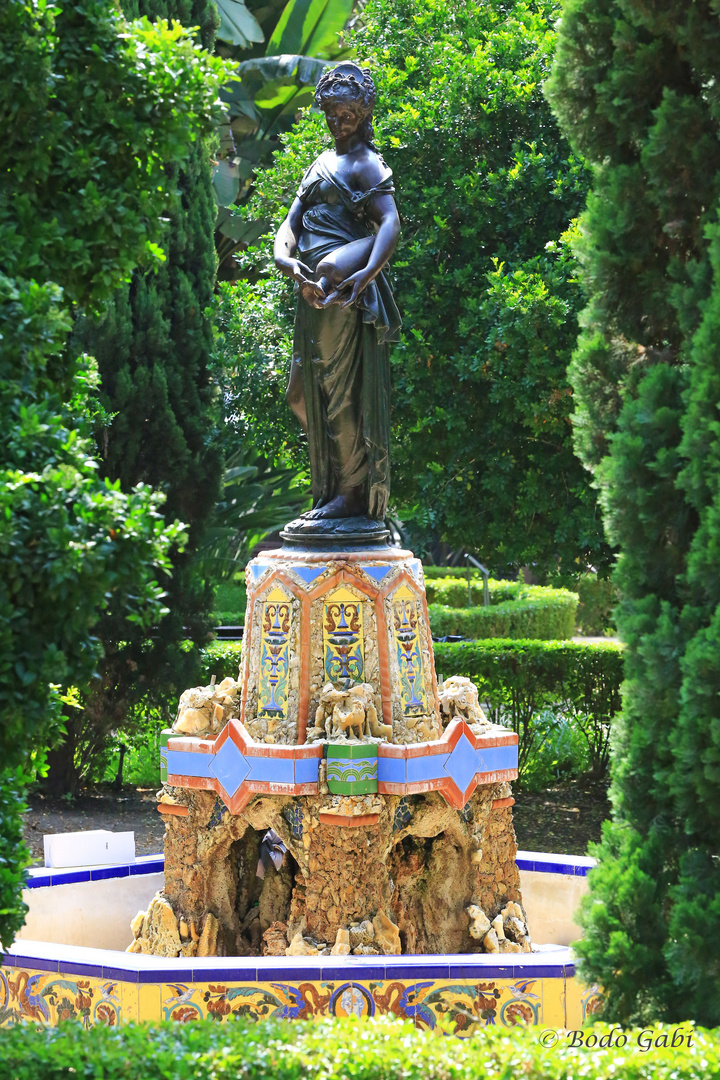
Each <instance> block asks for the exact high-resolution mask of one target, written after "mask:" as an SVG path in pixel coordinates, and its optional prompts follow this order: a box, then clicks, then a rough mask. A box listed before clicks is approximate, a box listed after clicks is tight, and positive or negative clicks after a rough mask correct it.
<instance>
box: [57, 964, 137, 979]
mask: <svg viewBox="0 0 720 1080" xmlns="http://www.w3.org/2000/svg"><path fill="white" fill-rule="evenodd" d="M63 970H64V968H63ZM139 976H140V972H139V971H130V970H126V969H125V968H119V967H106V966H105V965H103V969H102V978H103V979H107V980H108V981H110V982H126V983H136V982H138V981H139Z"/></svg>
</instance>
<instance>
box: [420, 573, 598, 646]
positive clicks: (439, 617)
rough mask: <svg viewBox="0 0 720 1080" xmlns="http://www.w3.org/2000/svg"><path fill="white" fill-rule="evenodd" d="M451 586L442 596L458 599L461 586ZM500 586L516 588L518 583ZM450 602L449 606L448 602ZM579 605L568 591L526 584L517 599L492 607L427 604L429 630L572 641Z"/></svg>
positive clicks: (439, 633) (468, 635)
mask: <svg viewBox="0 0 720 1080" xmlns="http://www.w3.org/2000/svg"><path fill="white" fill-rule="evenodd" d="M443 584H444V583H443ZM450 584H451V586H452V588H448V589H446V590H444V591H443V592H441V593H440V595H441V596H442V599H443V600H445V598H446V597H452V598H453V600H455V596H454V592H453V590H455V589H457V586H458V585H459V584H460V583H459V582H454V581H453V582H451V583H450ZM500 584H502V585H511V586H514V585H515V582H501V583H500ZM496 595H497V594H496ZM491 597H492V594H491ZM465 599H466V600H467V587H466V588H465ZM447 603H448V604H449V603H450V600H449V599H448V601H447ZM577 603H578V598H577V594H576V593H572V592H569V591H568V590H567V589H544V588H541V587H540V586H537V585H536V586H527V585H525V586H523V587H522V589H518V590H517V599H508V600H505V601H503V602H500V603H493V604H491V605H490V606H489V607H484V606H482V607H466V606H460V607H451V606H445V603H431V604H429V605H428V611H429V614H430V629H431V630H432V632H433V635H434V636H435V637H445V636H446V635H448V634H451V635H459V636H460V637H465V638H493V637H497V638H541V639H544V640H546V641H559V640H561V639H563V638H571V637H572V636H573V634H574V633H575V610H576V608H577Z"/></svg>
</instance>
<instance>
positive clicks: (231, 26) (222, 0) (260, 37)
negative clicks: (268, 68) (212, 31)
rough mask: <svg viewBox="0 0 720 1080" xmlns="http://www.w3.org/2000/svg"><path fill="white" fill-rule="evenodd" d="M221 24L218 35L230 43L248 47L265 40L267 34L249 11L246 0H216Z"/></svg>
mask: <svg viewBox="0 0 720 1080" xmlns="http://www.w3.org/2000/svg"><path fill="white" fill-rule="evenodd" d="M215 4H216V5H217V9H218V15H219V16H220V26H219V28H218V31H217V36H218V37H219V38H220V40H221V41H226V42H228V44H230V45H239V46H240V48H242V49H247V47H248V46H249V45H251V44H252V43H253V42H259V41H264V39H265V35H264V34H263V32H262V29H261V28H260V23H259V22H258V21H257V19H256V18H255V16H254V15H253V14H252V12H250V11H248V9H247V7H246V6H245V2H244V0H215Z"/></svg>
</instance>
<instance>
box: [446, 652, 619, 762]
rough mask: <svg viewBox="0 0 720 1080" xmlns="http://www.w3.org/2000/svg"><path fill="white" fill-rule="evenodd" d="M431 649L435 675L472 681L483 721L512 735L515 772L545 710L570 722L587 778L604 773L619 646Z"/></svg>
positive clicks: (615, 698) (615, 697) (614, 708)
mask: <svg viewBox="0 0 720 1080" xmlns="http://www.w3.org/2000/svg"><path fill="white" fill-rule="evenodd" d="M434 651H435V669H436V671H437V672H438V673H440V674H442V675H443V676H444V677H445V678H447V677H448V675H466V676H467V677H468V678H470V679H472V680H473V682H474V683H475V684H476V686H477V688H478V691H479V694H480V700H481V701H482V702H483V703H484V706H485V709H486V711H487V713H488V718H489V719H491V720H493V721H494V722H495V723H502V724H505V725H506V726H508V727H511V728H512V729H513V731H515V732H516V733H517V736H518V743H519V745H518V753H519V768H520V773H521V774H522V771H523V768H524V767H525V765H526V763H527V760H528V757H529V755H530V753H531V751H532V749H533V745H534V743H535V740H536V737H537V736H536V732H535V729H534V718H535V716H536V715H537V713H538V712H540V711H541V710H542V709H546V708H553V709H555V710H559V711H561V712H563V713H565V714H566V715H569V716H570V717H571V718H572V720H573V722H574V723H576V724H577V725H578V727H579V728H580V730H581V731H582V733H583V736H584V737H585V739H586V741H587V744H588V749H589V751H590V760H591V764H592V771H593V774H594V775H595V776H602V775H603V774H604V773H605V772H606V770H607V765H608V759H609V753H610V725H611V721H612V718H613V716H614V715H615V713H616V712H618V710H619V709H620V685H621V683H622V677H623V663H622V647H621V646H620V645H617V644H616V643H615V642H607V643H605V642H603V643H600V644H584V643H583V642H575V641H518V640H511V639H507V640H504V641H503V640H499V639H497V638H493V639H491V640H489V641H461V642H456V643H449V642H436V643H435V645H434Z"/></svg>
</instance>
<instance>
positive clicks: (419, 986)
mask: <svg viewBox="0 0 720 1080" xmlns="http://www.w3.org/2000/svg"><path fill="white" fill-rule="evenodd" d="M160 974H161V973H160V972H158V975H160ZM163 974H164V973H163ZM224 974H225V973H224V972H222V971H219V972H218V971H209V970H208V971H206V972H205V978H204V979H199V980H196V981H195V982H188V981H187V980H186V979H183V978H177V979H175V978H172V977H164V978H161V979H159V980H158V981H157V982H154V983H149V984H132V983H128V982H126V981H122V980H119V979H117V978H116V977H115V976H114V975H109V976H100V977H93V976H83V977H79V976H78V975H73V974H72V973H70V972H67V971H65V970H63V971H61V972H56V973H48V972H44V971H39V970H37V969H36V968H33V967H29V968H27V969H24V968H7V967H6V968H4V969H3V968H0V1025H3V1024H14V1023H18V1022H21V1023H23V1022H24V1023H34V1024H39V1025H45V1026H48V1027H51V1026H55V1025H56V1024H57V1023H59V1022H60V1021H62V1020H74V1021H75V1022H76V1023H80V1024H81V1025H82V1026H83V1027H85V1028H90V1027H93V1026H95V1025H106V1026H110V1027H116V1026H119V1025H121V1024H124V1023H128V1022H130V1021H138V1020H139V1021H158V1020H172V1021H175V1022H176V1023H185V1022H188V1021H198V1020H213V1021H216V1022H217V1021H220V1022H227V1021H232V1020H235V1019H237V1018H238V1017H243V1018H246V1019H248V1020H255V1021H256V1020H259V1019H263V1018H266V1017H270V1016H272V1017H276V1018H279V1019H287V1020H296V1019H297V1020H300V1019H306V1018H307V1017H310V1016H323V1015H324V1016H340V1017H343V1016H358V1017H361V1016H377V1015H382V1014H392V1015H395V1016H397V1017H400V1018H402V1019H406V1020H410V1021H412V1023H413V1024H414V1025H415V1026H416V1027H418V1028H420V1029H424V1030H433V1029H435V1028H437V1029H439V1030H441V1031H442V1032H443V1033H444V1034H454V1035H458V1036H465V1035H468V1034H470V1032H472V1031H476V1030H477V1029H478V1028H480V1027H487V1026H490V1025H493V1026H494V1025H499V1026H503V1027H513V1026H516V1025H520V1024H522V1025H542V1026H544V1027H571V1028H575V1027H578V1026H579V1025H580V1021H581V1017H583V1016H585V1015H586V1014H589V1013H590V1012H591V1011H592V1008H593V1000H596V999H597V997H598V994H597V988H593V989H592V990H591V991H589V992H587V991H584V988H582V987H580V986H579V985H577V984H576V982H575V980H574V979H573V978H572V977H569V978H552V979H547V978H543V977H538V976H537V975H535V974H534V975H532V976H531V977H529V978H520V979H517V978H514V977H513V976H509V977H504V978H497V977H494V976H488V975H487V973H485V974H484V976H483V977H481V979H480V980H478V979H475V978H459V977H458V978H450V979H448V978H438V977H437V976H436V975H435V973H431V974H430V976H429V977H428V976H426V975H417V974H416V975H414V976H411V977H410V978H402V977H397V973H396V972H395V973H393V976H392V977H388V978H382V977H381V976H377V975H375V974H374V973H372V972H371V971H370V970H369V969H367V970H365V971H363V973H362V976H361V977H360V978H353V979H349V978H347V972H346V971H343V970H342V969H338V970H336V971H334V970H328V971H327V972H326V973H325V975H326V977H325V978H314V979H306V978H305V976H304V974H303V973H302V972H300V971H299V970H298V969H290V970H289V971H288V973H287V974H282V973H278V972H267V973H263V975H264V977H263V978H262V979H260V980H257V981H252V982H248V981H245V980H239V981H236V980H232V979H227V978H225V977H224ZM593 995H594V996H593Z"/></svg>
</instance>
